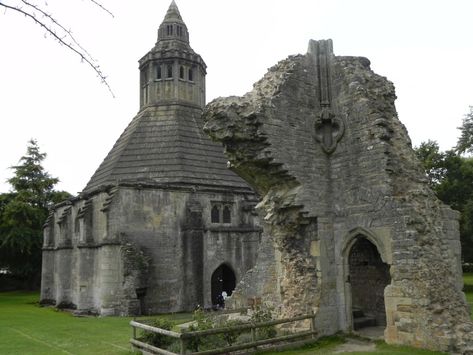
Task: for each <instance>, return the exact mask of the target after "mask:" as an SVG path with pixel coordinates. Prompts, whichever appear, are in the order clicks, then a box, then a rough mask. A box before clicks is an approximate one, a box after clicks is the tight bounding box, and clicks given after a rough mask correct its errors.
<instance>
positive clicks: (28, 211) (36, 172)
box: [0, 140, 71, 285]
mask: <svg viewBox="0 0 473 355" xmlns="http://www.w3.org/2000/svg"><path fill="white" fill-rule="evenodd" d="M45 158H46V154H45V153H41V152H40V150H39V147H38V144H37V142H36V141H35V140H30V141H29V142H28V147H27V152H26V155H25V156H23V157H21V159H20V163H19V165H16V166H13V167H12V169H13V170H14V171H15V173H14V176H13V177H12V178H11V179H9V180H8V182H9V183H10V185H11V186H12V191H11V192H10V193H6V194H1V195H0V269H6V270H8V271H9V272H10V273H11V274H12V275H13V276H14V277H15V278H16V279H18V280H22V281H26V282H28V283H29V284H30V285H37V284H38V283H39V280H40V276H41V247H42V240H43V238H42V233H43V224H44V222H45V221H46V218H47V216H48V210H49V208H50V207H51V206H52V205H53V204H55V203H58V202H60V201H61V200H63V199H65V198H68V197H70V196H71V195H70V194H68V193H67V192H64V191H55V190H54V185H55V184H56V183H57V182H58V181H59V180H58V179H57V178H54V177H51V176H50V175H49V174H48V173H47V172H45V171H44V168H43V166H42V165H41V163H42V161H43V160H44V159H45Z"/></svg>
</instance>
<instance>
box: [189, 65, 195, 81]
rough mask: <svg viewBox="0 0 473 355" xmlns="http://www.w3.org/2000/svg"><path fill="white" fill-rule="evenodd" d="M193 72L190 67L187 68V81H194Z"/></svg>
mask: <svg viewBox="0 0 473 355" xmlns="http://www.w3.org/2000/svg"><path fill="white" fill-rule="evenodd" d="M193 74H194V73H193V72H192V68H189V73H188V78H189V81H194V77H193Z"/></svg>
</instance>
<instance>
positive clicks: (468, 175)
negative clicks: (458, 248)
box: [415, 106, 473, 262]
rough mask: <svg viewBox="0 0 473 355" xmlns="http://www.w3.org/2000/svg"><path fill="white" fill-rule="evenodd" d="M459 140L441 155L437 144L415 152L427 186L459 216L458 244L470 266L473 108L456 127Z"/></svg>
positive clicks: (472, 243) (472, 249) (472, 252)
mask: <svg viewBox="0 0 473 355" xmlns="http://www.w3.org/2000/svg"><path fill="white" fill-rule="evenodd" d="M459 130H460V132H461V136H460V138H459V139H458V142H457V145H456V147H455V148H454V149H452V150H448V151H445V152H442V151H440V148H439V145H438V143H437V142H436V141H431V140H429V141H427V142H423V143H422V144H421V145H420V146H419V147H416V148H415V152H416V155H417V157H418V158H419V160H420V161H421V162H422V164H423V165H424V169H425V172H426V176H427V178H428V179H429V184H430V186H431V187H432V189H433V190H434V191H435V193H436V194H437V197H438V198H439V199H440V200H442V202H444V203H446V204H448V205H450V206H451V207H452V208H453V209H455V210H457V211H459V212H460V214H461V216H460V240H461V244H462V256H463V260H464V261H465V262H473V157H466V156H462V155H461V154H462V153H465V152H468V153H473V106H472V107H470V113H469V114H467V115H466V116H465V118H464V120H463V125H462V127H459Z"/></svg>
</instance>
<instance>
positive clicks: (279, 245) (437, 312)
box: [204, 40, 473, 352]
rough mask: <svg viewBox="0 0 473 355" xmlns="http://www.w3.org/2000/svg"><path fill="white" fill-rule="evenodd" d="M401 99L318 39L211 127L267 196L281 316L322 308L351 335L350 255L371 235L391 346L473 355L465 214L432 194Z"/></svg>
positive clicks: (213, 112)
mask: <svg viewBox="0 0 473 355" xmlns="http://www.w3.org/2000/svg"><path fill="white" fill-rule="evenodd" d="M395 98H396V97H395V93H394V87H393V85H392V83H390V82H389V81H387V80H386V78H384V77H382V76H379V75H377V74H375V73H374V72H373V71H371V69H370V62H369V60H368V59H366V58H363V57H337V56H334V55H333V52H332V44H331V41H330V40H328V41H311V42H310V43H309V52H308V54H307V55H298V56H292V57H289V58H288V59H286V60H284V61H281V62H280V63H278V64H277V65H276V66H274V67H273V68H271V69H269V71H268V73H267V74H266V75H265V76H264V77H263V79H261V80H260V81H259V82H257V83H256V84H255V86H254V89H253V91H251V92H249V93H247V94H246V95H244V96H243V97H229V98H219V99H217V100H214V101H213V102H211V103H210V104H209V105H208V106H207V108H206V110H205V112H204V119H205V120H206V121H207V123H206V126H205V130H206V131H207V132H208V133H209V134H210V135H211V136H212V137H213V138H214V139H216V140H219V141H221V142H222V143H223V144H224V146H225V150H226V154H227V156H228V158H229V160H230V162H231V166H232V169H233V170H234V171H236V172H237V173H238V174H239V175H240V176H242V177H243V178H245V180H247V181H248V182H249V183H250V184H251V185H252V186H253V187H254V188H255V190H256V191H257V192H258V193H259V194H260V195H261V196H262V201H261V203H260V204H259V208H260V211H261V213H262V215H264V216H265V217H264V220H265V225H264V228H265V233H266V234H268V235H270V236H271V238H272V239H273V240H274V246H275V247H276V249H277V253H276V254H278V255H279V256H278V258H277V259H276V262H277V264H278V269H279V271H278V282H276V283H274V287H273V293H274V294H275V295H276V296H277V297H281V300H282V310H281V315H282V316H290V315H295V314H299V313H306V312H308V311H315V312H316V313H317V323H318V325H319V327H320V332H321V333H322V334H324V333H325V334H329V333H335V332H336V331H339V330H344V331H349V330H351V329H352V315H351V313H352V290H351V286H350V282H349V267H348V255H349V253H350V250H351V248H352V247H353V244H354V241H355V239H356V238H357V237H359V236H362V237H364V238H366V239H368V240H369V241H370V242H372V244H373V245H374V246H375V247H376V248H377V249H378V252H379V254H380V256H381V259H382V261H383V262H384V263H386V264H388V265H389V268H390V276H391V282H390V284H389V285H388V286H387V287H386V289H385V291H384V296H385V311H386V320H387V327H386V331H385V337H386V341H388V342H389V343H399V344H409V345H413V346H418V347H425V348H431V349H439V350H445V351H463V352H467V351H471V350H472V347H473V340H472V333H473V325H472V323H471V321H470V318H469V312H468V307H467V304H466V301H465V297H464V294H463V293H462V291H461V287H462V282H461V271H460V268H459V264H460V259H459V256H460V254H459V251H460V245H459V235H458V214H457V213H456V212H455V211H452V210H450V209H449V208H448V207H447V206H445V205H442V203H441V202H440V201H439V200H438V199H437V198H436V197H435V196H434V194H433V192H432V191H431V190H430V189H429V187H428V185H427V183H426V179H425V176H424V173H423V171H422V169H421V165H420V163H419V162H418V161H417V160H416V158H415V154H414V152H413V150H412V147H411V143H410V140H409V137H408V135H407V131H406V129H405V127H404V126H403V125H402V124H401V123H400V121H399V120H398V118H397V114H396V110H395V106H394V100H395ZM242 292H243V291H242Z"/></svg>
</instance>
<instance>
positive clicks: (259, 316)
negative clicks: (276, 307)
mask: <svg viewBox="0 0 473 355" xmlns="http://www.w3.org/2000/svg"><path fill="white" fill-rule="evenodd" d="M270 320H273V315H272V312H271V308H268V307H257V308H256V309H255V312H254V313H253V314H252V316H251V318H250V321H251V322H253V323H264V322H269V321H270ZM257 335H258V336H257V338H258V339H268V338H274V337H275V336H276V335H277V330H276V327H275V326H274V325H268V326H266V327H262V328H258V329H257Z"/></svg>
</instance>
